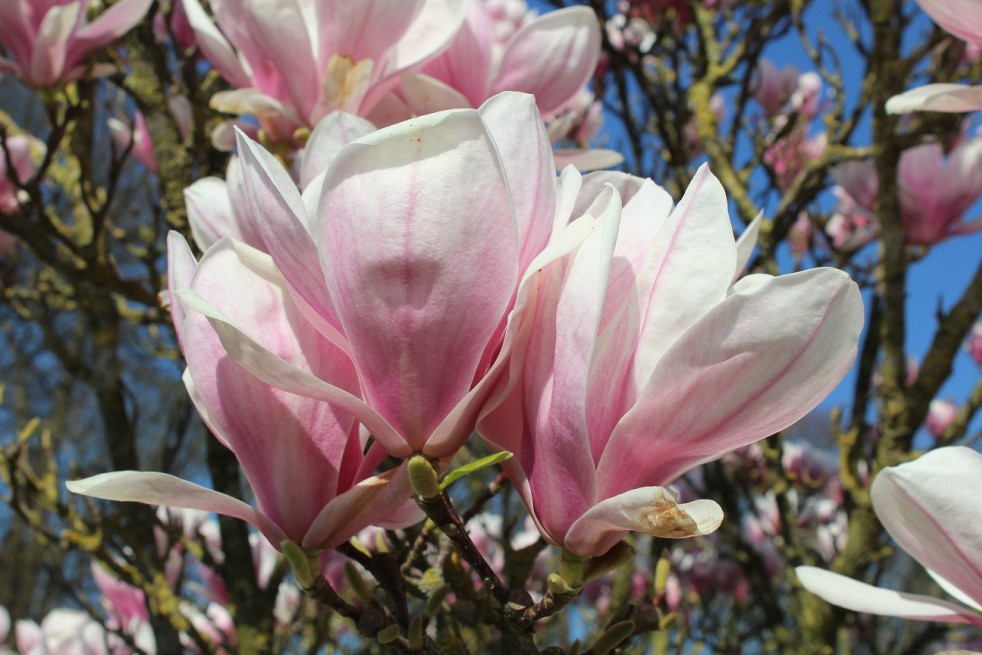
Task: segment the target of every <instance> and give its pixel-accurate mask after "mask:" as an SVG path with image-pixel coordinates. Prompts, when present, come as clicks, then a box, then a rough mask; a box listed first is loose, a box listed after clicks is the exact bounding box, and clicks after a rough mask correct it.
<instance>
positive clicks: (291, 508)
mask: <svg viewBox="0 0 982 655" xmlns="http://www.w3.org/2000/svg"><path fill="white" fill-rule="evenodd" d="M168 258H169V280H170V295H171V303H172V305H171V313H172V315H173V319H174V327H175V329H176V331H177V335H178V338H179V339H180V342H181V346H182V349H183V351H184V357H185V359H186V360H187V364H188V368H187V370H186V371H185V375H184V382H185V385H186V386H187V388H188V392H189V393H190V395H191V398H192V400H193V401H194V403H195V405H196V406H197V408H198V411H199V412H200V414H201V416H202V418H203V419H204V421H205V423H206V424H208V426H209V428H211V430H212V432H213V433H214V434H215V436H216V437H217V438H218V439H219V440H220V441H221V442H222V443H223V444H224V445H225V446H226V447H228V448H229V449H230V450H232V452H234V453H235V456H236V458H237V459H238V460H239V463H240V465H241V466H242V468H243V471H244V473H245V475H246V478H247V479H248V480H249V482H250V484H251V486H252V489H253V491H254V492H255V496H256V500H257V503H258V505H259V509H258V510H256V509H253V508H252V507H250V506H248V505H246V504H245V503H243V502H242V501H239V500H236V499H233V498H231V497H229V496H226V495H224V494H221V493H218V492H215V491H211V490H209V489H206V488H204V487H200V486H198V485H196V484H192V483H190V482H186V481H184V480H181V479H179V478H175V477H173V476H169V475H165V474H162V473H143V472H136V471H127V472H116V473H104V474H102V475H97V476H95V477H92V478H87V479H85V480H79V481H77V482H70V483H68V488H69V489H70V490H71V491H74V492H76V493H82V494H86V495H90V496H95V497H98V498H105V499H108V500H130V501H139V502H146V503H151V504H158V505H167V506H172V507H183V508H189V509H200V510H205V511H211V512H217V513H219V514H227V515H229V516H234V517H237V518H240V519H242V520H245V521H248V522H249V523H251V524H253V525H255V526H256V527H257V528H259V530H260V531H261V532H262V533H263V535H264V536H265V537H266V538H267V539H268V540H269V541H270V542H271V543H273V544H274V545H277V546H278V545H279V544H280V543H281V542H282V541H283V540H285V539H289V540H291V541H294V542H295V543H298V544H302V545H303V546H304V547H306V548H333V547H334V546H336V545H338V544H340V543H343V542H345V541H347V540H348V539H349V538H350V537H351V536H352V535H353V534H355V533H356V532H358V531H359V530H361V529H362V528H364V527H365V526H367V525H369V524H371V523H375V522H378V521H381V522H383V523H399V522H400V521H401V520H403V519H404V518H405V517H404V516H402V515H400V513H399V511H398V510H399V508H400V506H402V505H404V504H405V503H406V501H407V500H408V498H409V495H410V491H409V486H408V480H407V479H406V475H405V470H404V468H399V469H395V470H392V471H389V472H388V473H385V474H382V475H379V476H373V475H372V471H373V470H374V469H375V466H376V465H377V464H378V463H379V462H380V461H381V459H382V458H383V457H384V452H383V451H382V450H381V449H380V448H378V447H376V448H372V449H368V451H367V453H366V452H365V448H364V446H365V444H364V442H363V441H362V440H361V439H360V438H359V425H358V423H357V421H356V417H355V416H354V415H353V414H351V413H350V412H346V411H343V410H341V409H336V408H334V407H332V406H330V405H328V404H327V403H322V402H318V401H316V400H312V399H310V398H305V397H303V396H296V395H293V394H290V393H286V392H283V391H280V390H279V389H276V388H274V387H271V386H269V385H268V384H267V383H265V382H263V381H262V380H260V379H258V378H256V377H254V376H252V375H250V374H249V373H248V371H247V370H245V369H243V368H242V367H241V366H240V365H239V364H238V363H236V362H235V361H234V360H232V358H230V357H229V356H228V354H227V353H226V352H225V350H224V348H223V347H222V345H221V343H220V341H219V336H218V334H217V333H216V332H215V329H214V328H213V327H212V326H211V324H210V323H209V321H208V320H207V318H206V317H205V316H203V315H202V314H200V313H198V312H194V311H190V308H189V307H188V306H187V305H186V303H185V296H186V295H189V296H190V297H191V298H192V299H193V298H199V297H201V298H207V299H208V300H209V301H211V302H213V303H215V306H216V308H218V309H220V310H221V311H222V312H224V315H225V316H228V317H229V319H230V320H237V321H241V322H243V323H246V324H250V325H257V326H260V330H259V331H257V332H256V333H254V335H253V336H254V337H255V338H256V339H257V340H258V343H261V344H263V345H264V346H266V347H268V348H274V349H275V350H276V352H277V353H278V354H279V355H280V356H282V357H284V358H286V359H289V360H290V361H291V362H293V363H294V365H299V366H304V367H305V368H306V369H307V370H312V371H314V372H316V374H318V375H319V376H321V377H323V378H324V379H326V380H330V381H331V382H332V383H334V384H335V385H337V386H338V387H339V388H342V389H345V390H347V391H348V392H354V391H357V378H356V376H355V371H354V368H353V366H352V364H351V362H350V361H349V360H348V358H347V357H346V356H345V354H344V353H343V352H342V351H341V350H340V349H339V348H338V347H337V346H335V345H333V344H330V343H327V342H326V341H320V342H318V343H317V344H316V346H315V347H313V348H308V344H309V343H310V342H311V339H312V337H314V336H315V334H316V332H315V330H314V328H313V327H312V326H311V325H310V324H308V323H306V322H305V321H303V319H302V318H301V317H302V310H301V309H300V308H299V307H298V306H297V304H296V303H295V302H294V301H293V300H292V298H291V296H290V293H289V290H288V289H287V288H286V284H285V281H284V280H283V278H282V276H281V275H280V274H279V272H278V271H277V270H276V269H275V267H274V266H273V263H272V261H271V260H270V258H269V256H268V255H265V254H263V253H261V252H258V251H256V250H254V249H253V248H250V247H249V246H247V245H245V244H242V243H239V242H235V241H232V240H231V239H227V238H226V239H223V240H221V241H219V242H218V243H217V244H215V245H214V246H213V247H212V248H209V249H208V251H207V252H206V253H205V255H204V256H203V257H202V259H201V261H200V262H195V261H194V258H193V256H192V255H191V251H190V249H189V248H188V246H187V244H186V243H185V242H184V240H183V238H182V237H180V236H179V235H177V234H176V233H174V234H172V235H171V236H170V238H169V240H168ZM192 302H193V300H192ZM298 321H299V322H298ZM363 453H364V454H363Z"/></svg>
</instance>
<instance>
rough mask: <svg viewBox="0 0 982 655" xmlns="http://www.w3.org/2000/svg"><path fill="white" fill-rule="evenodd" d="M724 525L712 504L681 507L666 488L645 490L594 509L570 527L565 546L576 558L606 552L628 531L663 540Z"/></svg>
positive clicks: (635, 490)
mask: <svg viewBox="0 0 982 655" xmlns="http://www.w3.org/2000/svg"><path fill="white" fill-rule="evenodd" d="M722 522H723V510H722V508H720V506H719V505H717V504H716V502H715V501H712V500H693V501H691V502H688V503H682V504H681V505H680V504H679V503H678V502H677V501H676V496H675V494H674V493H672V492H671V491H670V490H668V489H666V488H664V487H644V488H641V489H633V490H631V491H628V492H625V493H623V494H620V495H619V496H614V497H613V498H608V499H607V500H604V501H602V502H600V503H598V504H597V505H594V506H593V507H592V508H590V510H589V511H587V512H586V513H585V514H583V516H581V517H580V518H579V519H578V520H577V521H576V522H575V523H573V525H572V526H571V527H570V529H569V532H568V533H567V534H566V540H565V542H564V543H563V545H564V546H565V547H566V548H567V549H569V550H570V551H572V552H574V553H576V554H577V555H582V556H590V557H595V556H597V555H602V554H604V553H605V552H607V551H608V550H609V549H610V547H611V546H613V545H614V544H615V543H617V542H618V541H620V539H621V538H622V537H623V536H624V534H625V533H626V532H628V531H634V532H641V533H644V534H650V535H652V536H654V537H658V538H660V539H685V538H687V537H698V536H701V535H706V534H710V533H711V532H714V531H715V530H716V528H718V527H719V526H720V523H722Z"/></svg>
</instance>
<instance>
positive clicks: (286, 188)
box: [238, 132, 340, 330]
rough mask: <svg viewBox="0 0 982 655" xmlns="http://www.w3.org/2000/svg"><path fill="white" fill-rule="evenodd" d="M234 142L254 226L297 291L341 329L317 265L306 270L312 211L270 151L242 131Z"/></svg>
mask: <svg viewBox="0 0 982 655" xmlns="http://www.w3.org/2000/svg"><path fill="white" fill-rule="evenodd" d="M238 146H239V157H240V160H241V166H242V176H243V186H244V188H245V195H246V198H247V200H248V206H249V212H248V213H249V214H250V215H251V216H252V217H253V220H254V221H255V225H254V226H253V229H255V230H256V232H257V233H258V234H260V235H261V237H262V239H263V243H264V244H265V245H266V248H267V249H268V252H269V254H270V255H272V257H273V261H274V262H276V266H277V268H279V269H280V270H281V271H282V272H283V276H284V277H286V279H287V281H288V282H289V283H290V285H291V286H292V287H293V288H294V289H296V291H297V293H298V294H299V295H300V297H302V298H303V299H304V300H305V301H306V302H307V303H308V304H309V305H310V306H311V307H312V308H313V309H314V310H316V312H317V313H318V314H319V315H320V316H322V317H323V318H324V320H325V321H327V323H328V324H330V325H331V326H333V327H334V328H335V329H338V330H340V323H339V319H338V318H337V315H336V313H335V309H334V306H333V304H332V302H331V299H330V295H329V293H328V290H327V286H326V284H325V281H324V275H323V273H322V272H321V271H320V270H319V268H318V267H315V268H314V269H313V270H311V266H312V265H314V262H317V261H318V257H319V255H318V252H317V246H316V245H315V244H314V239H313V237H312V236H311V233H310V231H309V229H308V228H309V226H310V223H311V217H309V216H308V215H307V210H306V208H305V207H304V204H303V200H302V198H301V195H300V192H299V191H298V190H297V186H296V184H294V182H293V180H292V179H291V178H290V175H289V174H288V173H287V172H286V171H285V170H283V167H282V166H281V165H280V163H279V162H278V161H277V160H276V158H275V157H273V156H272V155H271V154H269V153H268V152H266V150H264V149H263V148H262V147H261V146H259V145H258V144H257V143H255V142H254V141H252V140H251V139H249V138H248V137H246V136H245V135H244V134H242V133H241V132H238Z"/></svg>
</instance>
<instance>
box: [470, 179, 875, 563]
mask: <svg viewBox="0 0 982 655" xmlns="http://www.w3.org/2000/svg"><path fill="white" fill-rule="evenodd" d="M602 182H610V183H611V184H609V185H608V186H607V187H606V191H604V192H603V193H602V194H601V196H600V197H599V198H598V199H597V200H596V201H595V203H594V205H593V207H591V208H590V209H589V210H588V211H587V213H586V215H587V216H591V217H597V218H596V219H595V225H594V226H593V227H592V230H591V232H590V234H589V236H588V237H587V238H586V239H584V240H583V241H582V242H581V243H580V244H579V245H578V246H576V248H575V249H574V250H573V251H572V252H571V254H570V256H569V257H568V258H566V259H564V260H563V262H561V264H560V265H557V266H554V267H552V268H551V269H549V270H540V271H535V272H534V274H533V276H532V277H533V279H534V285H535V304H534V307H532V308H530V309H529V311H527V312H525V314H524V316H523V322H522V325H521V327H520V330H521V338H520V341H519V342H518V343H516V345H515V346H514V351H513V354H512V356H511V358H510V362H509V366H508V370H507V373H506V374H505V375H504V376H503V377H502V378H501V380H500V381H499V385H498V388H497V389H496V390H495V393H494V395H493V396H492V398H491V399H490V400H489V402H488V404H487V406H486V408H485V410H484V411H483V412H482V416H481V419H480V421H479V423H478V433H479V434H480V435H481V436H483V437H484V438H485V439H487V440H488V441H490V442H491V443H493V444H494V445H495V446H497V447H498V448H500V449H502V450H507V451H510V452H513V453H514V454H515V456H514V457H513V458H512V459H510V460H507V461H506V462H505V463H504V464H503V466H504V468H505V470H506V471H507V472H508V474H509V477H510V479H511V480H512V483H513V484H514V485H515V487H516V489H517V490H518V491H519V493H520V494H521V497H522V499H523V500H524V502H525V505H526V507H527V508H528V510H529V512H530V513H531V515H532V517H533V518H534V519H535V521H536V524H537V526H538V527H539V530H540V532H541V533H542V535H543V537H544V538H545V539H546V540H547V541H549V542H550V543H552V544H557V545H562V546H564V547H565V548H566V549H567V550H569V551H571V552H572V553H574V554H576V555H580V556H596V555H601V554H603V553H605V552H606V551H607V550H608V549H610V548H611V546H613V545H614V544H615V543H616V542H617V541H618V540H619V539H621V538H622V537H623V536H624V535H625V533H626V532H627V531H629V530H634V531H639V532H644V533H649V534H653V535H656V536H659V537H676V538H677V537H687V536H693V535H698V534H706V533H708V532H711V531H713V530H715V529H716V527H717V526H718V525H719V523H720V521H721V520H722V511H721V510H720V508H719V506H718V505H716V503H714V502H712V501H709V500H696V501H692V502H689V503H685V504H683V505H679V504H677V502H676V500H675V496H674V495H673V494H672V493H671V492H670V491H669V490H668V489H666V488H665V487H664V485H667V484H669V483H671V482H673V481H674V480H676V479H677V478H678V477H679V476H681V475H682V474H683V473H685V472H686V471H688V470H690V469H692V468H694V467H696V466H698V465H700V464H702V463H704V462H708V461H711V460H714V459H716V458H718V457H720V456H721V455H723V454H724V453H726V452H728V451H731V450H733V449H735V448H738V447H740V446H744V445H746V444H749V443H751V442H753V441H756V440H758V439H761V438H763V437H765V436H767V435H770V434H772V433H774V432H776V431H778V430H782V429H784V428H786V427H787V426H789V425H791V424H792V423H793V422H795V421H797V420H798V419H799V418H801V417H802V416H804V415H805V414H806V413H807V412H808V411H810V410H811V409H813V408H814V407H815V406H816V405H817V404H818V403H819V402H820V401H821V400H822V398H824V397H825V395H826V394H828V393H829V391H831V390H832V388H833V387H834V386H835V385H836V384H837V383H838V382H839V380H840V379H841V378H842V376H843V375H845V373H846V371H848V369H849V367H850V365H851V364H852V361H853V359H854V356H855V353H856V343H857V340H858V337H859V331H860V328H861V327H862V323H863V308H862V301H861V299H860V295H859V290H858V288H857V287H856V285H855V284H854V283H853V282H852V281H851V280H850V279H849V277H848V276H847V275H846V274H845V273H843V272H841V271H838V270H833V269H828V268H820V269H814V270H810V271H806V272H802V273H796V274H794V275H787V276H782V277H777V278H772V277H770V276H766V275H751V276H747V277H744V278H742V279H740V280H739V281H737V282H735V283H734V280H735V279H736V278H737V277H738V275H739V274H740V273H741V272H742V268H743V266H744V264H745V263H746V261H747V259H748V258H749V256H750V252H751V251H752V249H753V245H754V237H753V234H752V232H753V230H751V231H749V232H751V235H750V236H749V238H746V239H744V240H743V241H741V243H740V244H739V245H737V244H735V243H734V240H733V234H732V228H731V226H730V219H729V216H728V213H727V209H726V196H725V194H724V192H723V188H722V186H721V185H720V184H719V182H718V181H717V180H716V178H715V177H713V176H712V174H711V173H710V172H709V170H708V168H706V167H705V166H704V167H702V168H701V169H700V170H699V172H698V173H697V175H696V176H695V178H694V179H693V181H692V183H691V184H690V185H689V189H688V190H687V191H686V194H685V196H684V197H683V199H682V201H681V202H680V203H679V204H678V206H677V207H675V208H674V209H673V208H672V201H671V199H670V198H669V196H668V194H667V193H666V192H665V191H664V190H662V189H661V188H659V187H657V186H656V185H655V184H654V183H653V182H651V181H650V180H641V179H639V178H634V177H631V176H628V175H625V174H611V173H608V174H594V175H592V176H588V177H587V178H585V180H584V187H585V189H584V191H581V202H582V201H583V199H584V198H587V199H588V198H590V197H591V196H593V195H594V194H592V193H589V192H588V191H589V189H591V188H594V189H595V188H597V185H599V184H600V183H602ZM618 190H619V191H620V193H618ZM618 195H620V196H621V197H622V198H623V199H624V203H625V204H624V205H623V210H621V200H620V199H619V198H618ZM577 214H578V212H577V210H576V209H574V212H573V215H574V216H575V215H577ZM581 227H582V226H581V225H580V223H579V221H574V222H573V223H571V224H570V225H569V227H568V228H567V230H569V231H576V230H578V229H581Z"/></svg>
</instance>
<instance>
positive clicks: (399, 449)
mask: <svg viewBox="0 0 982 655" xmlns="http://www.w3.org/2000/svg"><path fill="white" fill-rule="evenodd" d="M174 295H175V296H177V297H178V298H179V299H180V301H181V302H183V303H184V304H185V305H187V306H188V308H190V309H191V310H193V311H196V312H198V313H199V314H203V315H204V316H206V317H207V318H208V320H209V322H210V323H211V325H212V327H213V328H214V329H215V332H216V333H217V334H218V338H219V340H220V341H221V343H222V347H223V348H225V351H226V352H228V354H229V355H230V356H231V357H232V359H234V360H235V361H236V362H238V363H239V364H241V365H242V366H243V367H244V368H245V369H246V370H248V371H249V372H250V373H252V374H253V375H255V376H256V377H257V378H259V379H260V380H262V381H264V382H266V383H267V384H269V385H270V386H272V387H275V388H277V389H281V390H283V391H287V392H290V393H294V394H297V395H301V396H307V397H309V398H314V399H316V400H322V401H324V402H327V403H332V404H334V405H336V406H337V407H339V408H341V409H345V410H347V411H349V412H352V413H353V414H355V415H356V416H357V417H358V420H359V421H361V423H362V424H363V425H364V426H365V427H366V428H368V429H369V430H370V431H371V433H372V436H374V437H375V438H376V439H377V440H378V441H379V442H380V443H382V445H383V446H385V448H386V450H388V451H389V452H390V453H392V454H393V455H395V456H397V457H400V456H401V457H404V456H406V455H408V454H410V453H411V452H412V450H411V449H410V448H409V447H408V445H407V444H406V442H405V441H404V440H403V439H402V437H401V436H400V435H399V433H397V432H396V431H395V430H394V429H393V428H392V426H390V425H389V424H388V423H386V421H385V420H384V419H383V418H382V417H381V416H379V415H378V414H377V413H376V412H375V410H373V409H372V408H371V407H369V406H368V405H366V404H365V403H364V402H363V401H362V400H361V399H360V398H358V397H357V396H355V395H353V394H351V393H350V392H348V391H345V390H344V389H340V388H338V387H336V386H334V385H332V384H329V383H327V382H325V381H323V380H321V379H319V378H317V377H316V376H314V375H312V374H311V373H310V372H309V371H307V370H304V369H303V368H300V367H298V366H296V365H294V364H293V363H291V362H288V361H286V360H284V359H282V358H281V357H280V356H279V355H277V354H276V353H274V352H272V351H270V350H269V349H267V348H265V347H264V346H263V345H262V344H260V343H258V342H257V341H256V340H255V339H253V338H252V337H251V336H249V334H247V332H246V331H245V330H243V329H242V328H241V327H239V326H238V325H236V324H235V323H234V322H233V321H232V320H231V319H229V318H228V317H227V316H225V315H224V314H223V313H222V312H221V311H219V310H218V309H216V308H215V307H213V306H212V305H211V304H209V303H208V302H207V301H206V300H205V299H204V298H202V297H201V296H200V295H198V294H197V293H195V292H194V291H179V292H176V293H175V294H174Z"/></svg>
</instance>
